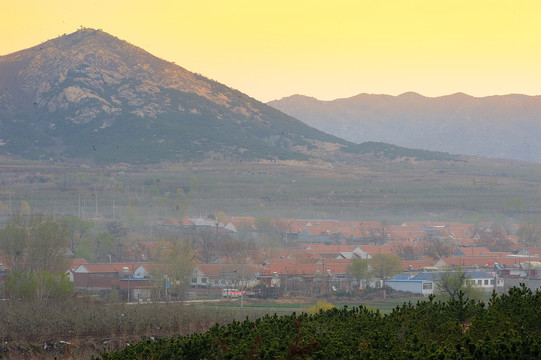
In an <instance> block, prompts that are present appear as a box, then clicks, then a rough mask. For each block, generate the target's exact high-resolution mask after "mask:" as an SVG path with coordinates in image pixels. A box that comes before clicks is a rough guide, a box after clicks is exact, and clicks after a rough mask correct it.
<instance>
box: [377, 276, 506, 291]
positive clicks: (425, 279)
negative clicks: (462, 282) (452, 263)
mask: <svg viewBox="0 0 541 360" xmlns="http://www.w3.org/2000/svg"><path fill="white" fill-rule="evenodd" d="M442 274H443V272H441V271H440V272H422V273H419V274H417V275H415V276H413V277H411V278H407V279H403V278H396V279H391V280H387V281H385V284H386V285H387V286H389V287H391V288H393V289H395V290H400V291H409V292H412V293H416V294H423V295H424V296H427V295H430V294H433V293H435V292H438V291H439V289H438V281H440V280H441V278H442ZM465 274H466V282H467V284H469V285H471V286H472V287H474V288H477V289H480V290H483V291H484V292H491V291H492V290H496V291H502V290H503V286H504V283H503V279H500V278H498V276H497V275H496V273H494V272H487V271H466V272H465Z"/></svg>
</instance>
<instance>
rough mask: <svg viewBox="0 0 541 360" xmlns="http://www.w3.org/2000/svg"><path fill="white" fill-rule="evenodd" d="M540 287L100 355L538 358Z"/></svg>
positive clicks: (234, 326) (271, 321)
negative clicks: (538, 289)
mask: <svg viewBox="0 0 541 360" xmlns="http://www.w3.org/2000/svg"><path fill="white" fill-rule="evenodd" d="M540 306H541V292H539V291H537V292H535V293H532V291H531V290H529V289H527V288H525V287H522V288H513V289H511V290H509V292H508V293H507V294H503V295H500V296H497V295H495V294H494V295H493V297H492V298H491V299H490V300H489V301H488V303H487V304H485V303H483V302H479V301H474V300H467V299H465V297H464V296H462V295H459V296H458V297H456V298H452V299H450V300H448V301H447V302H441V301H435V299H434V298H433V297H431V298H429V300H428V301H423V302H418V303H417V304H411V303H407V304H404V305H402V306H398V307H396V308H395V309H394V310H393V311H392V312H391V313H390V314H387V315H382V314H380V313H379V312H378V311H370V310H369V309H367V308H366V307H362V306H361V307H354V308H347V307H344V308H342V309H338V308H333V309H331V310H328V311H325V312H323V311H321V312H319V313H318V314H315V315H308V314H305V313H303V314H301V315H296V314H292V315H289V316H281V317H278V316H276V315H274V316H265V317H263V318H260V319H257V320H255V321H250V320H245V321H243V322H233V323H231V324H229V325H215V326H214V327H212V328H211V329H210V330H209V331H207V332H205V333H196V334H192V335H188V336H180V337H176V338H170V339H158V340H156V341H154V340H146V341H143V342H140V343H138V344H135V345H133V346H128V347H126V348H125V349H124V350H121V351H116V352H110V353H103V354H102V355H101V358H102V359H105V360H113V359H173V358H174V359H196V358H197V359H279V358H282V359H538V358H539V357H540V356H541V313H540V312H539V310H538V309H539V307H540Z"/></svg>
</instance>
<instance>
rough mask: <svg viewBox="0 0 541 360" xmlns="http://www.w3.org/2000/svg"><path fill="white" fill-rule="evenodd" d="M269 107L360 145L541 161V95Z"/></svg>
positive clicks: (366, 97) (412, 97)
mask: <svg viewBox="0 0 541 360" xmlns="http://www.w3.org/2000/svg"><path fill="white" fill-rule="evenodd" d="M268 104H269V105H271V106H273V107H275V108H277V109H279V110H281V111H283V112H285V113H287V114H289V115H291V116H293V117H295V118H297V119H300V120H302V121H304V122H305V123H306V124H308V125H310V126H313V127H315V128H317V129H319V130H322V131H325V132H327V133H329V134H333V135H336V136H339V137H342V138H344V139H346V140H349V141H352V142H355V143H362V142H366V141H381V142H385V143H392V144H396V145H400V146H405V147H410V148H421V149H427V150H436V151H444V152H450V153H454V154H465V155H477V156H486V157H496V158H508V159H519V160H526V161H541V96H525V95H506V96H490V97H484V98H475V97H471V96H468V95H466V94H461V93H458V94H453V95H449V96H442V97H437V98H428V97H424V96H421V95H419V94H416V93H405V94H402V95H400V96H389V95H370V94H360V95H357V96H354V97H351V98H347V99H338V100H334V101H319V100H317V99H314V98H311V97H306V96H301V95H294V96H291V97H287V98H283V99H281V100H275V101H271V102H269V103H268Z"/></svg>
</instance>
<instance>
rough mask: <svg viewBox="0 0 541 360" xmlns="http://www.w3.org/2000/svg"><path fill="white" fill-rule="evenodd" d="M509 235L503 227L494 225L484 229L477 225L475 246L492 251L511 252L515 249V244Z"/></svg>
mask: <svg viewBox="0 0 541 360" xmlns="http://www.w3.org/2000/svg"><path fill="white" fill-rule="evenodd" d="M508 235H509V234H508V233H507V230H505V228H504V227H503V226H498V225H492V226H490V227H489V228H485V229H483V228H480V227H479V225H477V226H476V227H475V230H474V238H475V245H476V246H480V247H486V248H487V249H489V250H490V251H509V250H511V249H512V248H513V242H512V241H511V240H509V238H508Z"/></svg>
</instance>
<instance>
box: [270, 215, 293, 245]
mask: <svg viewBox="0 0 541 360" xmlns="http://www.w3.org/2000/svg"><path fill="white" fill-rule="evenodd" d="M272 226H273V227H274V229H275V230H276V232H277V233H278V235H279V236H280V243H281V244H283V246H285V247H287V246H288V244H287V243H288V239H287V233H289V232H291V221H289V220H286V219H274V221H272Z"/></svg>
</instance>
